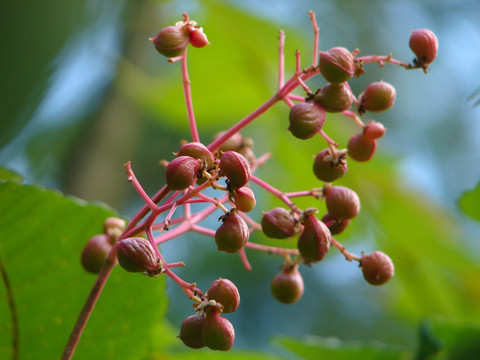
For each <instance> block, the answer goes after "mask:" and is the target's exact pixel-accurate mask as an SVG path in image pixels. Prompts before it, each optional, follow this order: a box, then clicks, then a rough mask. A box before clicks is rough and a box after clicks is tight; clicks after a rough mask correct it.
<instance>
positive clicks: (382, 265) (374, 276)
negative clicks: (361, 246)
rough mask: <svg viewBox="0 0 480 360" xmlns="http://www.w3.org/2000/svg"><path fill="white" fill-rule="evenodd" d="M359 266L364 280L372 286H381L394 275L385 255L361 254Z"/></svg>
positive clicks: (393, 270)
mask: <svg viewBox="0 0 480 360" xmlns="http://www.w3.org/2000/svg"><path fill="white" fill-rule="evenodd" d="M360 266H361V267H362V273H363V277H364V278H365V280H367V282H368V283H370V284H372V285H383V284H385V283H386V282H387V281H388V280H390V279H391V278H392V276H393V274H394V273H395V268H394V266H393V262H392V260H391V259H390V257H388V255H387V254H385V253H383V252H381V251H374V252H373V253H371V254H367V255H365V254H363V256H362V258H361V259H360Z"/></svg>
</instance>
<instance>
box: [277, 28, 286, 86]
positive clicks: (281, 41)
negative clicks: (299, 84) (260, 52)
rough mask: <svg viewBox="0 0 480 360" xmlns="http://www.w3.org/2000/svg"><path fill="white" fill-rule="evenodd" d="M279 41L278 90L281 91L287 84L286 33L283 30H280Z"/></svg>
mask: <svg viewBox="0 0 480 360" xmlns="http://www.w3.org/2000/svg"><path fill="white" fill-rule="evenodd" d="M278 39H279V45H278V90H280V89H281V88H282V86H283V84H284V83H285V52H284V47H285V33H284V32H283V30H280V34H279V36H278Z"/></svg>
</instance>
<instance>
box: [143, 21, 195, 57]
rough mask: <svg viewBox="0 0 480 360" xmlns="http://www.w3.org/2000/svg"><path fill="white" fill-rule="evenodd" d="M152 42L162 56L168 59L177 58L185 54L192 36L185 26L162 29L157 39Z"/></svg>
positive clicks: (152, 39)
mask: <svg viewBox="0 0 480 360" xmlns="http://www.w3.org/2000/svg"><path fill="white" fill-rule="evenodd" d="M150 40H151V41H152V42H153V45H155V49H157V51H158V52H159V53H160V54H162V55H164V56H166V57H175V56H179V55H181V54H183V52H184V51H185V49H186V48H187V45H188V42H189V40H190V35H189V34H188V31H186V29H185V28H184V27H183V26H182V27H179V26H169V27H166V28H165V29H162V30H161V31H160V32H159V33H158V35H157V36H156V37H155V38H151V39H150Z"/></svg>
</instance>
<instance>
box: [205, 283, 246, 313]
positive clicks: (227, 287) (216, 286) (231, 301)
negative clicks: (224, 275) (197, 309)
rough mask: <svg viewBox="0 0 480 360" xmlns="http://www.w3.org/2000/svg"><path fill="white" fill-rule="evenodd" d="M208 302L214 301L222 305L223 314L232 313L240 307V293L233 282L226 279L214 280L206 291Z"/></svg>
mask: <svg viewBox="0 0 480 360" xmlns="http://www.w3.org/2000/svg"><path fill="white" fill-rule="evenodd" d="M206 296H207V298H208V300H215V301H216V302H217V303H220V304H222V305H223V312H224V313H225V314H227V313H231V312H234V311H235V310H237V308H238V306H239V305H240V293H239V292H238V289H237V287H236V286H235V284H234V283H233V282H231V281H230V280H228V279H221V278H220V279H218V280H215V281H214V282H213V283H212V284H211V285H210V288H209V289H208V291H207V294H206Z"/></svg>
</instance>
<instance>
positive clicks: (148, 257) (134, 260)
mask: <svg viewBox="0 0 480 360" xmlns="http://www.w3.org/2000/svg"><path fill="white" fill-rule="evenodd" d="M117 258H118V263H119V264H120V266H122V267H123V268H124V269H125V270H127V271H129V272H143V273H146V274H147V275H150V276H156V275H158V274H159V273H160V272H161V270H162V264H161V262H160V259H159V258H158V257H157V254H156V253H155V250H154V249H153V247H152V245H151V244H150V241H148V240H147V239H144V238H141V237H132V238H127V239H123V240H121V241H119V242H118V246H117Z"/></svg>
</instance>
